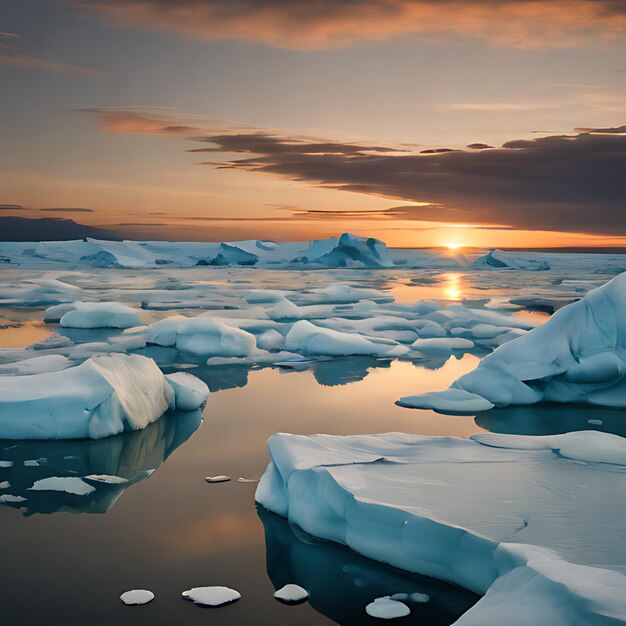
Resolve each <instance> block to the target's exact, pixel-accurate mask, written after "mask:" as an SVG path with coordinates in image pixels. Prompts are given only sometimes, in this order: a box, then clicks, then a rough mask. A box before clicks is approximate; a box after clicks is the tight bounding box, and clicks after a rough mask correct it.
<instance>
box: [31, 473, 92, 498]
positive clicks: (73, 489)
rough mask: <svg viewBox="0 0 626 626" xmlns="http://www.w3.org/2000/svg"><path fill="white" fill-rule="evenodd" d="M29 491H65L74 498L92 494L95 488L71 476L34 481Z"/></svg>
mask: <svg viewBox="0 0 626 626" xmlns="http://www.w3.org/2000/svg"><path fill="white" fill-rule="evenodd" d="M29 489H30V490H31V491H65V493H71V494H74V495H76V496H86V495H89V494H90V493H93V492H94V491H95V490H96V488H95V487H92V486H91V485H89V484H87V483H86V482H85V481H84V480H83V479H82V478H76V477H73V476H50V477H49V478H42V479H41V480H37V481H35V483H34V484H33V486H32V487H30V488H29Z"/></svg>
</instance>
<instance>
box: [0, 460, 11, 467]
mask: <svg viewBox="0 0 626 626" xmlns="http://www.w3.org/2000/svg"><path fill="white" fill-rule="evenodd" d="M0 467H13V461H0Z"/></svg>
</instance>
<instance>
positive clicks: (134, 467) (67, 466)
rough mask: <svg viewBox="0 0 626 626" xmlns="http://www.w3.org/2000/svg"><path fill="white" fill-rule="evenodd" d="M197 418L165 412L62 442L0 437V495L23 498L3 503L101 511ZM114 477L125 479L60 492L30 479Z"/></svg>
mask: <svg viewBox="0 0 626 626" xmlns="http://www.w3.org/2000/svg"><path fill="white" fill-rule="evenodd" d="M201 422H202V414H201V413H200V411H195V412H187V413H168V414H166V415H164V416H162V417H161V418H160V419H158V420H157V421H156V422H154V423H152V424H150V425H149V426H147V427H146V428H144V429H143V430H139V431H135V432H131V433H124V434H121V435H117V436H115V437H107V438H106V439H98V440H93V439H82V440H64V441H17V442H16V441H7V440H5V441H0V460H2V461H9V462H12V463H13V465H12V467H0V482H4V481H8V482H9V486H8V487H6V488H5V489H2V491H0V495H3V494H4V495H6V494H10V495H12V496H18V497H21V498H25V499H26V500H25V501H21V502H6V503H5V504H6V505H7V506H12V507H16V508H22V509H24V515H27V516H28V515H33V514H35V513H56V512H58V511H65V512H67V513H106V512H107V511H108V510H109V509H110V508H111V507H112V506H113V504H114V503H115V501H116V500H117V499H118V498H119V497H120V496H121V495H122V493H124V491H125V490H126V489H127V488H128V487H130V486H131V485H133V484H135V483H137V482H139V481H141V480H143V479H144V478H147V477H148V476H150V474H152V472H154V470H155V469H156V468H158V467H159V466H160V465H161V464H162V463H163V462H164V461H165V460H166V459H167V458H168V457H169V456H170V454H172V452H173V451H174V450H176V448H178V447H179V446H180V445H182V444H183V443H185V441H187V439H189V437H191V435H192V434H193V433H194V432H195V431H196V430H197V428H198V427H199V426H200V423H201ZM102 475H104V476H109V477H111V476H112V477H119V478H121V479H124V480H125V482H116V483H106V482H100V481H97V480H92V479H86V480H85V482H87V483H88V484H89V485H90V486H91V487H93V488H94V489H95V491H92V492H91V493H89V494H87V495H75V494H71V493H67V492H65V491H32V490H30V489H29V488H30V487H32V485H33V484H34V483H35V481H38V480H41V479H44V478H49V477H74V478H84V477H85V476H102Z"/></svg>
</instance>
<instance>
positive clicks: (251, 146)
mask: <svg viewBox="0 0 626 626" xmlns="http://www.w3.org/2000/svg"><path fill="white" fill-rule="evenodd" d="M118 113H120V114H121V115H122V116H123V118H124V119H125V120H128V119H130V118H129V116H130V117H132V116H136V117H137V118H138V119H139V120H140V122H138V123H136V124H134V123H127V122H125V123H124V124H117V123H115V122H114V121H113V120H112V119H111V118H108V123H107V124H106V125H105V128H107V129H108V130H111V131H114V132H126V133H127V132H133V133H148V134H152V133H154V132H157V131H155V130H154V128H153V127H152V126H151V125H150V124H148V125H147V128H145V127H144V120H145V118H146V117H148V118H149V113H146V112H142V111H139V110H128V111H125V112H122V111H118ZM160 123H161V124H165V125H166V127H167V124H168V123H169V120H168V118H167V116H163V117H162V118H160ZM580 130H581V132H578V133H577V134H573V135H562V134H559V135H549V136H546V137H539V138H536V139H524V140H513V141H509V142H507V143H505V144H503V145H502V146H500V147H491V146H489V145H488V144H483V143H473V144H470V145H469V146H468V148H467V149H463V150H461V149H458V150H450V149H447V148H442V149H437V148H435V149H430V150H424V151H421V152H415V151H410V150H409V149H408V148H407V147H406V146H402V147H401V148H397V147H393V146H387V145H373V144H369V143H350V142H343V141H329V140H319V139H315V138H306V137H304V138H303V137H292V136H288V135H280V134H277V133H269V132H265V131H258V130H249V129H233V130H232V131H230V132H223V131H220V132H217V133H210V132H209V133H206V134H204V135H202V136H197V137H194V140H195V141H198V142H201V143H203V144H205V146H203V147H202V148H196V149H195V150H192V152H194V153H196V154H202V153H210V154H212V155H215V156H216V159H215V160H212V161H210V162H205V164H207V165H211V166H214V167H217V168H222V169H229V170H239V171H245V172H261V173H265V174H268V175H273V176H278V177H284V178H287V179H289V180H293V181H303V182H308V183H310V184H312V185H315V186H320V187H324V188H331V189H336V190H344V191H351V192H357V193H363V194H368V195H374V196H379V197H384V198H390V199H394V200H400V201H402V202H410V203H413V204H412V205H410V206H403V207H399V208H398V207H396V208H394V209H390V210H388V211H386V212H384V213H382V214H380V213H379V214H378V215H377V216H374V215H373V214H372V213H371V212H369V211H367V212H366V211H353V212H351V213H352V214H351V215H349V214H348V213H344V214H343V216H344V217H345V218H350V217H351V218H353V219H381V218H382V219H388V218H391V219H398V220H422V221H430V222H445V223H451V224H479V225H501V226H504V227H512V228H519V229H525V230H553V231H568V232H586V233H602V234H611V235H624V234H626V221H624V219H623V210H624V209H623V206H624V198H625V197H626V177H624V175H623V173H624V172H625V171H626V134H624V132H623V131H624V127H623V126H617V127H613V128H585V129H580ZM157 134H170V133H160V132H157ZM174 135H178V136H181V135H184V133H182V132H181V133H178V132H177V133H174ZM220 155H221V156H222V157H224V158H222V159H220V158H219V156H220ZM231 155H233V157H234V158H230V156H231ZM420 205H422V206H420ZM319 215H320V214H319V213H312V212H304V213H302V212H298V211H296V212H295V215H294V216H295V217H302V218H304V219H309V218H312V217H314V216H319ZM328 217H329V219H332V217H331V216H330V215H328Z"/></svg>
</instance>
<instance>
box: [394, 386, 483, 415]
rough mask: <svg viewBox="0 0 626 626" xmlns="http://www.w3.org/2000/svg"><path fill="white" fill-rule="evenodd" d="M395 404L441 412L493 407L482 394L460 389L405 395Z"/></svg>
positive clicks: (470, 410) (461, 411) (464, 411)
mask: <svg viewBox="0 0 626 626" xmlns="http://www.w3.org/2000/svg"><path fill="white" fill-rule="evenodd" d="M396 404H399V405H400V406H404V407H407V408H409V409H432V410H433V411H440V412H442V413H478V412H480V411H488V410H489V409H492V408H493V404H491V402H489V401H488V400H485V398H483V397H482V396H478V395H476V394H475V393H470V392H469V391H463V390H462V389H448V390H447V391H436V392H432V393H422V394H418V395H415V396H405V397H404V398H400V400H398V402H397V403H396Z"/></svg>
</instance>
